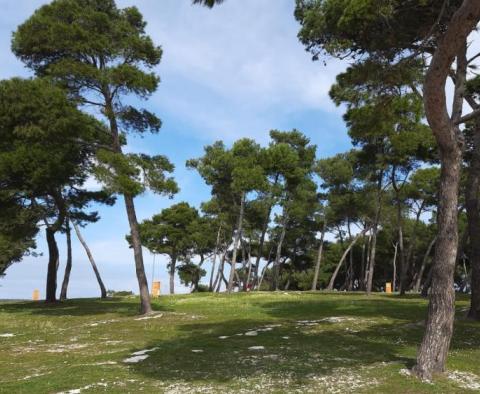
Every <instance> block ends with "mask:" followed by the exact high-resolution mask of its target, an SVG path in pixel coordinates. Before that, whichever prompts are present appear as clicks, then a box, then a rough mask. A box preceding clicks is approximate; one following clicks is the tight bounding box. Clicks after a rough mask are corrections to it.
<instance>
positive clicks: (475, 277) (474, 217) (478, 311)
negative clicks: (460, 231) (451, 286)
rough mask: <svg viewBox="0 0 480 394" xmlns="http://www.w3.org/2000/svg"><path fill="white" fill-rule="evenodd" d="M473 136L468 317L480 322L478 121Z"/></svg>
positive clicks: (469, 183) (467, 197) (467, 196)
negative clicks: (470, 291) (470, 270)
mask: <svg viewBox="0 0 480 394" xmlns="http://www.w3.org/2000/svg"><path fill="white" fill-rule="evenodd" d="M475 126H476V127H475V130H474V135H473V144H472V145H473V152H472V158H471V163H470V168H469V169H468V177H467V184H466V187H465V205H466V209H467V220H468V233H469V238H470V251H469V252H470V253H469V260H470V267H471V269H472V280H471V288H472V295H471V301H470V310H469V311H468V317H469V318H470V319H474V320H480V204H479V201H478V198H479V191H480V121H478V120H477V121H476V125H475Z"/></svg>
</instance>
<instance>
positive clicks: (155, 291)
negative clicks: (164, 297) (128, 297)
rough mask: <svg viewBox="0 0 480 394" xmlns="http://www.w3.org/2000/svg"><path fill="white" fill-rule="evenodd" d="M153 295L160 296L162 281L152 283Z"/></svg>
mask: <svg viewBox="0 0 480 394" xmlns="http://www.w3.org/2000/svg"><path fill="white" fill-rule="evenodd" d="M152 296H153V297H158V296H160V282H153V285H152Z"/></svg>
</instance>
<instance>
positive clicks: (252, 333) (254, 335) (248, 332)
mask: <svg viewBox="0 0 480 394" xmlns="http://www.w3.org/2000/svg"><path fill="white" fill-rule="evenodd" d="M257 335H258V332H256V331H247V332H246V333H245V336H247V337H256V336H257Z"/></svg>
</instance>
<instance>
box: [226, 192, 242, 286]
mask: <svg viewBox="0 0 480 394" xmlns="http://www.w3.org/2000/svg"><path fill="white" fill-rule="evenodd" d="M244 211H245V192H242V196H241V201H240V213H239V215H238V223H237V232H236V234H235V240H234V242H233V257H232V264H231V268H230V278H229V281H228V289H227V291H228V292H229V293H231V292H232V291H233V281H234V278H235V264H236V263H237V249H238V244H239V242H240V237H241V236H242V226H243V215H244Z"/></svg>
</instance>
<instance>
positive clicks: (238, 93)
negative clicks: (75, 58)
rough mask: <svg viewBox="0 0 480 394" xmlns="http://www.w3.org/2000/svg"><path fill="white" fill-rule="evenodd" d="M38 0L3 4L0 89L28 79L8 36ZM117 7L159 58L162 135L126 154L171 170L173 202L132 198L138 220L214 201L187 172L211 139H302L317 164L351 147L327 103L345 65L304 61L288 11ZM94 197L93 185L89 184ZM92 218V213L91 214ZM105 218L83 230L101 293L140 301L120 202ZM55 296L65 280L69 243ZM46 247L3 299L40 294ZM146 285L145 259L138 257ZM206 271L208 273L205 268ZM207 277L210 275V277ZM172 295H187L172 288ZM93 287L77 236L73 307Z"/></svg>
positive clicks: (177, 1) (181, 3) (13, 273)
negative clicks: (286, 134) (281, 135)
mask: <svg viewBox="0 0 480 394" xmlns="http://www.w3.org/2000/svg"><path fill="white" fill-rule="evenodd" d="M46 3H48V1H43V0H15V1H13V0H0V8H1V9H2V12H1V13H0V53H1V54H2V57H1V59H0V79H5V78H11V77H14V76H22V77H28V76H30V75H31V74H30V72H29V71H28V70H27V69H25V68H24V67H23V65H22V63H21V62H19V61H18V60H17V59H16V58H15V56H13V54H12V53H11V51H10V40H11V34H12V32H13V31H14V30H15V29H16V27H17V26H18V25H19V24H20V23H22V22H23V21H24V20H25V19H27V18H28V17H29V16H30V15H31V14H32V13H33V11H34V10H35V9H37V8H38V7H39V6H41V5H43V4H46ZM117 4H118V6H119V7H127V6H132V5H135V6H137V7H138V8H139V10H140V11H141V12H142V14H143V15H144V18H145V20H146V21H147V23H148V25H147V33H148V34H149V35H150V36H151V37H152V39H153V40H154V42H155V43H156V44H157V45H161V46H162V48H163V58H162V62H161V64H160V65H159V66H158V68H157V69H156V70H155V72H156V73H158V75H159V76H160V78H161V81H162V82H161V84H160V87H159V89H158V91H157V92H156V93H155V94H154V95H153V96H152V97H151V98H150V99H149V100H148V101H146V102H145V103H143V105H144V106H145V107H146V108H148V109H150V110H152V111H154V112H155V113H156V114H157V115H158V116H159V117H160V118H161V119H162V122H163V126H162V129H161V131H160V133H159V134H158V135H155V136H148V137H145V138H130V140H129V144H128V150H129V151H135V152H144V153H148V154H163V155H166V156H168V157H169V159H170V160H171V161H172V162H173V163H174V164H175V173H174V176H175V178H176V181H177V182H178V184H179V187H180V192H179V193H178V194H177V195H176V196H175V197H174V198H173V199H171V200H170V199H168V198H165V197H160V196H155V195H151V194H149V193H146V194H145V195H142V196H140V197H138V198H137V199H136V207H137V215H138V218H139V220H143V219H147V218H149V217H151V216H152V215H154V214H156V213H158V212H160V211H161V210H162V209H163V208H166V207H168V206H170V205H171V204H173V203H176V202H180V201H187V202H189V203H190V204H192V205H194V206H196V207H199V205H200V203H201V202H202V201H206V200H208V199H209V198H210V189H209V187H207V186H206V185H205V184H204V182H203V180H202V179H201V177H200V176H199V175H198V174H197V173H195V172H193V171H191V170H188V169H186V168H185V162H186V160H188V159H190V158H195V157H200V156H201V155H202V152H203V147H204V146H205V145H209V144H211V143H213V142H214V141H217V140H223V141H225V143H226V144H231V143H232V142H233V141H235V140H236V139H239V138H242V137H249V138H254V139H255V140H257V141H258V142H259V143H261V144H262V145H265V144H268V140H269V136H268V133H269V130H272V129H277V130H291V129H293V128H296V129H298V130H300V131H302V132H303V133H305V134H306V135H307V136H308V137H309V138H310V139H311V142H312V143H313V144H315V145H317V156H318V157H319V158H322V157H327V156H331V155H333V154H335V153H338V152H342V151H345V150H347V149H349V148H350V141H349V138H348V135H347V133H346V129H345V125H344V123H343V120H342V110H341V109H339V108H336V107H335V106H334V104H333V103H332V102H331V100H330V99H329V97H328V91H329V89H330V86H331V85H332V84H333V83H334V81H335V76H336V75H337V74H338V73H340V72H341V71H342V70H344V69H345V67H346V66H347V64H346V63H344V62H340V61H337V60H334V59H326V65H325V64H324V63H323V62H312V60H311V56H310V55H309V54H308V53H307V52H306V51H305V50H304V48H303V46H302V45H301V44H300V43H299V41H298V39H297V33H298V29H299V25H298V23H297V22H296V21H295V19H294V17H293V9H294V1H293V0H229V1H227V2H226V3H224V4H223V5H221V6H218V7H216V8H214V9H212V10H210V9H207V8H204V7H199V6H193V5H191V1H190V0H161V1H158V0H117ZM89 185H90V186H91V187H95V186H96V185H95V182H89ZM95 209H97V207H95ZM98 211H99V213H100V216H101V219H100V221H99V222H98V223H95V224H91V225H89V226H88V227H86V228H85V229H83V236H84V238H85V239H86V241H87V242H88V244H89V246H90V248H91V250H92V253H93V255H94V258H95V260H96V262H97V264H98V267H99V270H100V272H101V274H102V277H103V280H104V282H105V284H106V287H107V288H108V289H112V290H130V291H133V292H135V293H137V292H138V285H137V281H136V277H135V269H134V261H133V254H132V251H131V250H130V249H129V248H128V246H127V244H126V241H125V235H126V234H127V233H128V222H127V218H126V214H125V210H124V206H123V204H122V200H121V199H119V200H118V202H117V204H116V205H115V206H113V207H98ZM57 241H58V244H59V247H60V253H61V265H60V269H59V275H58V278H59V279H58V281H59V286H60V284H61V280H62V278H63V271H64V262H65V256H66V252H65V247H64V245H65V240H64V237H63V236H61V235H60V236H58V240H57ZM46 251H47V249H46V244H45V236H44V234H43V233H41V234H40V235H39V237H38V248H37V253H40V254H42V253H43V255H40V256H38V257H33V256H28V257H25V258H24V260H23V261H22V262H20V263H18V264H15V265H13V266H12V267H10V268H9V270H8V271H7V275H6V276H5V277H4V278H0V299H7V298H10V299H11V298H13V299H20V298H21V299H28V298H31V296H32V291H33V290H34V289H39V290H40V293H41V296H44V295H45V290H44V289H45V279H46V273H47V254H46ZM144 260H145V267H146V271H147V277H148V278H149V280H150V278H151V274H152V263H153V256H152V255H151V254H150V253H149V252H148V251H145V252H144ZM167 261H168V260H167V258H166V257H165V256H157V258H156V266H155V280H160V282H161V283H162V286H161V291H162V292H167V291H168V289H167V283H168V277H167V270H166V264H167ZM207 268H208V267H207ZM207 277H208V275H207ZM176 290H177V291H178V292H186V291H188V289H186V288H183V287H182V286H181V285H180V284H179V283H178V279H177V288H176ZM98 294H99V290H98V286H97V284H96V281H95V277H94V274H93V271H92V270H91V267H90V266H89V262H88V259H87V256H86V254H85V252H84V250H83V249H82V247H81V245H80V243H79V242H78V240H77V239H76V238H75V237H73V269H72V274H71V280H70V287H69V296H70V297H94V296H97V295H98Z"/></svg>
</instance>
